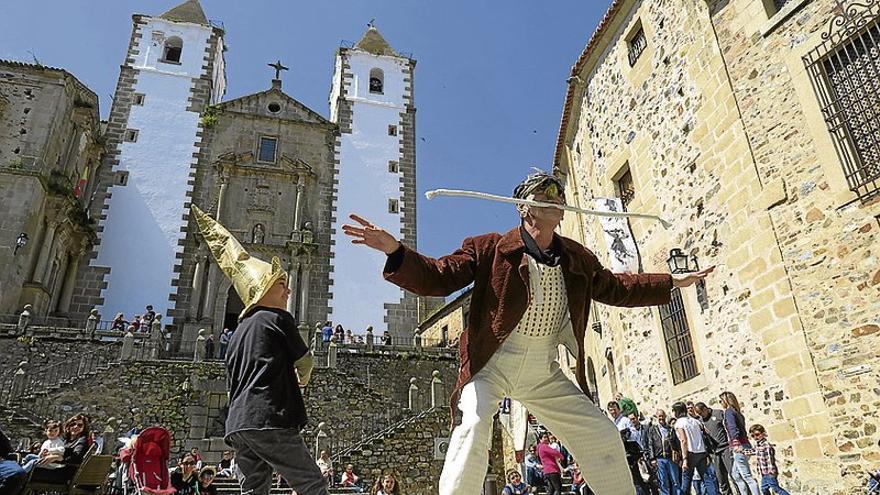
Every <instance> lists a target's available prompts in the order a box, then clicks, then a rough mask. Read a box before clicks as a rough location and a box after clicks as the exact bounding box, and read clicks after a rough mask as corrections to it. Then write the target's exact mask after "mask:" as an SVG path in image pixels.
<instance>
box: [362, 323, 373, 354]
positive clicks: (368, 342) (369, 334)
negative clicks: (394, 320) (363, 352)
mask: <svg viewBox="0 0 880 495" xmlns="http://www.w3.org/2000/svg"><path fill="white" fill-rule="evenodd" d="M374 338H375V337H374V336H373V327H367V336H366V338H365V339H364V343H365V344H366V346H367V352H372V351H373V341H374Z"/></svg>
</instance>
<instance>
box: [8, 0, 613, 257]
mask: <svg viewBox="0 0 880 495" xmlns="http://www.w3.org/2000/svg"><path fill="white" fill-rule="evenodd" d="M181 1H182V0H181ZM177 3H179V2H178V1H177V0H140V1H132V0H124V1H123V0H28V1H27V2H23V1H13V0H0V5H2V9H0V11H2V15H0V58H5V59H15V60H22V61H28V62H30V61H32V60H33V58H32V55H31V53H33V54H34V55H35V56H36V57H37V58H38V59H39V61H40V62H41V63H43V64H45V65H51V66H55V67H61V68H64V69H67V70H68V71H70V72H72V73H73V74H74V75H75V76H76V77H77V78H79V79H80V80H81V81H82V82H84V83H85V84H86V85H88V86H89V87H90V88H91V89H92V90H94V91H95V92H96V93H97V94H98V95H99V97H100V98H101V114H102V117H104V118H106V116H107V113H108V112H109V109H110V95H111V94H112V93H113V91H114V89H115V86H116V79H117V76H118V71H119V65H120V64H121V63H122V61H123V58H124V55H125V50H126V48H127V43H128V39H129V35H130V33H131V14H133V13H143V14H150V15H158V14H160V13H162V12H164V11H165V10H167V9H168V8H170V7H173V6H174V5H176V4H177ZM609 3H610V0H579V1H576V0H555V1H553V2H535V1H526V0H516V1H512V2H501V1H492V2H490V1H486V0H469V1H462V0H446V1H442V2H438V1H432V2H429V1H425V0H398V1H388V0H324V1H303V0H285V1H282V0H273V1H269V0H249V1H247V2H243V1H234V0H202V5H203V7H204V9H205V11H206V14H207V15H208V17H209V18H210V19H211V20H215V21H219V22H222V23H223V24H224V26H225V28H226V41H227V43H228V45H229V51H228V52H227V53H226V56H227V58H226V62H227V77H228V79H229V87H228V90H227V93H226V98H227V99H230V98H236V97H238V96H242V95H245V94H249V93H253V92H257V91H262V90H264V89H266V88H267V87H268V86H269V81H270V79H271V77H272V71H271V69H270V68H269V67H267V66H266V63H268V62H271V61H274V60H275V59H278V58H280V59H281V60H282V61H283V62H284V63H285V65H287V66H289V67H290V68H291V70H290V71H288V72H286V73H285V74H284V75H283V76H282V77H283V79H284V89H285V91H286V92H287V93H288V94H290V95H291V96H293V97H294V98H297V99H298V100H300V101H301V102H303V103H305V104H306V105H308V106H309V107H311V108H312V109H313V110H315V111H317V112H319V113H321V114H322V115H325V116H327V115H329V109H328V104H327V96H328V94H329V90H330V78H331V75H332V68H333V54H334V50H335V49H336V48H337V47H338V46H339V44H340V42H341V41H343V40H349V41H357V40H358V39H359V38H360V36H361V34H362V33H363V31H364V30H365V29H366V24H367V22H369V21H370V19H372V18H375V19H376V25H377V27H378V28H379V30H380V31H381V32H382V34H383V35H384V36H385V38H386V39H387V40H388V41H389V43H391V44H392V45H393V46H394V47H395V48H396V49H397V50H398V51H401V52H409V53H412V54H413V56H414V58H416V60H418V64H417V66H416V76H415V93H416V106H417V108H418V112H417V117H416V120H417V124H416V129H417V135H418V137H419V139H418V140H417V143H416V148H417V153H418V154H417V165H418V169H419V170H418V177H417V181H418V189H419V194H420V196H419V205H418V211H419V218H418V221H419V250H420V251H422V252H424V253H426V254H429V255H433V256H436V255H441V254H446V253H447V252H451V251H452V250H454V249H455V248H456V247H458V246H459V245H460V242H461V240H462V239H463V238H464V237H466V236H468V235H475V234H480V233H485V232H492V231H501V232H503V231H505V230H507V229H509V228H510V227H512V226H513V225H515V224H516V223H517V221H518V220H517V216H516V212H515V210H514V209H513V208H512V207H511V206H509V205H507V206H505V205H500V204H495V203H489V202H483V201H477V200H471V199H461V198H436V199H433V200H431V201H428V200H426V199H425V198H424V195H423V193H424V191H426V190H428V189H435V188H439V187H446V188H464V189H474V190H480V191H487V192H492V193H499V194H505V195H506V194H510V192H511V190H512V188H513V186H514V185H516V183H517V182H519V180H520V179H521V178H522V177H523V176H524V175H525V174H526V173H528V171H529V168H530V167H532V166H538V167H542V168H548V169H549V168H550V165H551V160H552V156H553V148H554V145H555V140H556V133H557V130H558V128H559V117H560V114H561V111H562V103H563V98H564V96H565V88H566V86H565V80H566V78H567V77H568V73H569V70H570V67H571V65H572V64H573V63H574V61H575V60H576V58H577V56H578V54H579V53H580V51H581V50H582V49H583V47H584V45H585V44H586V42H587V40H588V39H589V37H590V34H591V33H592V32H593V30H594V29H595V27H596V25H597V24H598V22H599V20H600V19H601V16H602V14H603V13H604V12H605V10H606V9H607V7H608V4H609Z"/></svg>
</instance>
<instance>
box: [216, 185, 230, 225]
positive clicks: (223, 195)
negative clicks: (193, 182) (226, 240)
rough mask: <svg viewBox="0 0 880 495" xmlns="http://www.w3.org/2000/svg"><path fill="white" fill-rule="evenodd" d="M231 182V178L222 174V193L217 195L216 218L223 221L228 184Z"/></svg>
mask: <svg viewBox="0 0 880 495" xmlns="http://www.w3.org/2000/svg"><path fill="white" fill-rule="evenodd" d="M228 183H229V178H228V177H226V176H225V175H220V193H219V194H218V195H217V215H216V218H215V220H217V221H218V222H221V223H222V220H221V218H222V216H223V204H224V201H223V200H224V199H225V198H226V186H227V184H228Z"/></svg>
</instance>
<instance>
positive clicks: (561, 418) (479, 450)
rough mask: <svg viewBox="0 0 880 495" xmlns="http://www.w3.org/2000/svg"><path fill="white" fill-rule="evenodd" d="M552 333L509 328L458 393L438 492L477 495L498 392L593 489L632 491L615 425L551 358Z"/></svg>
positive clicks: (612, 493)
mask: <svg viewBox="0 0 880 495" xmlns="http://www.w3.org/2000/svg"><path fill="white" fill-rule="evenodd" d="M557 344H558V337H557V336H556V335H551V336H549V337H529V336H525V335H522V334H519V333H516V332H514V333H512V334H511V335H510V336H509V337H508V338H507V340H505V341H504V343H503V344H502V345H501V347H500V348H499V349H498V350H497V351H496V352H495V354H494V355H493V356H492V358H491V359H490V360H489V362H488V363H487V364H486V366H485V367H484V368H483V369H482V370H480V371H479V372H478V373H477V374H476V375H475V376H474V377H473V378H472V379H471V381H470V382H468V383H467V384H466V385H465V386H464V388H463V389H462V391H461V398H460V399H459V403H458V408H459V409H460V410H461V424H460V425H458V426H457V427H455V429H454V430H453V431H452V438H451V439H450V442H449V450H448V451H447V453H446V461H445V463H444V465H443V473H442V474H441V475H440V495H479V494H480V493H481V491H482V488H483V480H484V479H485V475H486V465H487V461H488V456H487V452H488V451H489V449H490V447H491V445H490V444H491V436H492V418H493V416H494V415H495V413H496V411H497V410H498V402H499V401H500V400H501V399H502V398H503V397H505V396H508V397H510V398H512V399H514V400H518V401H520V402H522V403H523V405H525V406H526V407H527V408H528V409H529V412H531V413H532V414H533V415H534V416H535V417H536V418H537V419H538V421H540V422H542V423H544V425H545V426H546V427H547V428H548V429H549V430H550V431H551V432H552V433H553V434H554V435H556V437H557V438H559V440H560V441H561V442H562V443H563V445H565V447H566V448H567V449H568V450H569V452H571V454H572V456H574V458H575V461H577V463H578V464H579V466H580V469H581V472H582V473H583V475H584V478H585V479H586V480H587V483H589V485H590V487H591V488H592V489H593V491H594V492H595V493H596V495H634V494H635V488H634V486H633V481H632V475H631V474H630V471H629V467H628V466H627V463H626V455H625V454H624V450H623V442H622V441H621V439H620V433H619V432H618V431H617V428H616V427H615V426H614V423H612V422H611V420H609V419H608V418H606V417H605V416H604V415H603V414H602V412H601V411H599V409H598V408H597V407H596V406H595V405H594V404H593V403H592V402H591V401H590V400H589V399H588V398H587V396H586V395H584V393H583V392H582V391H581V389H580V388H579V387H578V386H577V385H575V384H574V383H573V382H572V381H571V380H569V379H568V378H567V377H566V376H565V375H564V374H563V373H562V370H560V369H559V363H557V362H556V356H557Z"/></svg>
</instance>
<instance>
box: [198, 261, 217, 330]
mask: <svg viewBox="0 0 880 495" xmlns="http://www.w3.org/2000/svg"><path fill="white" fill-rule="evenodd" d="M214 266H215V265H214V263H211V262H210V261H207V262H206V266H205V277H207V279H208V287H207V288H206V290H205V300H204V301H203V303H202V315H201V316H202V317H208V318H210V317H211V316H212V313H213V311H214V299H215V292H216V291H217V287H216V284H215V283H214V272H215V271H216V268H214Z"/></svg>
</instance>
